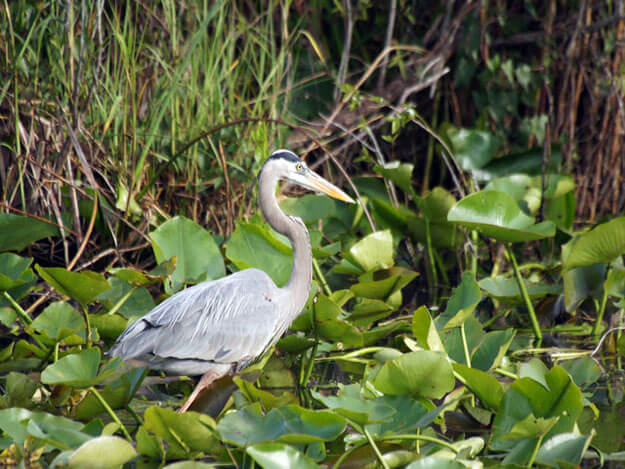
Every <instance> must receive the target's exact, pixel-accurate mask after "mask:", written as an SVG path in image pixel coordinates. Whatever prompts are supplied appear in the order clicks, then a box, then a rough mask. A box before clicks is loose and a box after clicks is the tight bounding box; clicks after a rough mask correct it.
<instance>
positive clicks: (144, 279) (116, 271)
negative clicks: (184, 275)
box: [109, 267, 173, 287]
mask: <svg viewBox="0 0 625 469" xmlns="http://www.w3.org/2000/svg"><path fill="white" fill-rule="evenodd" d="M172 272H173V271H172ZM109 273H110V274H111V275H113V276H115V277H117V278H118V279H120V280H123V281H124V282H127V283H129V284H131V285H133V286H136V287H146V286H148V285H152V284H154V283H156V282H158V280H159V277H154V276H148V275H146V274H144V273H143V272H141V271H139V270H137V269H129V268H126V267H113V268H111V269H109Z"/></svg>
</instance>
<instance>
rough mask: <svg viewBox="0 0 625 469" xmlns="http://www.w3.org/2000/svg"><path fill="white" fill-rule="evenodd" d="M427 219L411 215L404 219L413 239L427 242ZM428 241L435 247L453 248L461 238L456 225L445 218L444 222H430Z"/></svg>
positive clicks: (422, 242)
mask: <svg viewBox="0 0 625 469" xmlns="http://www.w3.org/2000/svg"><path fill="white" fill-rule="evenodd" d="M426 223H427V220H426V219H425V217H417V216H412V217H410V218H408V219H407V220H406V226H407V227H408V234H409V235H410V237H411V238H412V239H414V240H415V241H418V242H420V243H421V244H423V245H426V244H427V226H426ZM429 229H430V242H431V243H432V246H433V247H436V248H449V249H451V248H455V247H457V246H458V245H459V244H460V243H461V242H462V240H463V237H462V234H461V233H460V232H459V230H458V227H457V226H456V225H454V224H453V223H449V222H448V221H446V220H445V222H444V223H442V222H441V223H437V222H432V223H430V227H429Z"/></svg>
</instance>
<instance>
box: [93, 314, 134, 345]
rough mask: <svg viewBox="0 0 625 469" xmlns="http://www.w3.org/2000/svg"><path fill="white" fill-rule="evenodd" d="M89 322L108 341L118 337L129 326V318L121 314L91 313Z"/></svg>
mask: <svg viewBox="0 0 625 469" xmlns="http://www.w3.org/2000/svg"><path fill="white" fill-rule="evenodd" d="M89 322H90V324H91V328H92V329H93V328H95V329H97V331H98V334H99V335H100V337H102V338H103V339H106V340H107V341H113V340H115V339H117V338H118V337H119V336H120V335H121V333H122V332H124V330H125V329H126V327H127V326H128V319H126V318H125V317H123V316H121V315H119V314H90V315H89Z"/></svg>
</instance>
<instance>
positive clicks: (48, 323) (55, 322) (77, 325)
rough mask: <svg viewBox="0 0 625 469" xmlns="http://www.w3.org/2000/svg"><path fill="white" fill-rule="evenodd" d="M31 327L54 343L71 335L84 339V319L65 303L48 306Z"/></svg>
mask: <svg viewBox="0 0 625 469" xmlns="http://www.w3.org/2000/svg"><path fill="white" fill-rule="evenodd" d="M32 327H33V329H35V330H36V331H38V332H42V333H44V334H45V335H47V336H48V337H50V338H51V339H54V340H55V341H61V340H63V339H65V338H66V337H69V336H71V335H73V334H77V335H78V334H80V336H81V337H82V338H83V339H85V332H84V331H85V328H86V325H85V319H84V318H83V315H82V314H81V313H79V312H78V311H76V310H75V309H74V308H73V307H72V306H71V305H70V304H69V303H67V302H66V301H55V302H54V303H51V304H49V305H48V306H47V307H46V309H44V310H43V312H42V313H41V314H40V315H39V316H37V317H36V318H35V320H34V321H33V323H32ZM81 333H82V334H81Z"/></svg>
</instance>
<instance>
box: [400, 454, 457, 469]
mask: <svg viewBox="0 0 625 469" xmlns="http://www.w3.org/2000/svg"><path fill="white" fill-rule="evenodd" d="M464 468H465V466H464V464H462V463H460V462H458V461H456V460H454V459H447V458H443V457H437V456H427V457H425V458H421V459H417V460H416V461H413V462H411V463H410V464H408V465H407V466H406V468H405V469H464Z"/></svg>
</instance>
